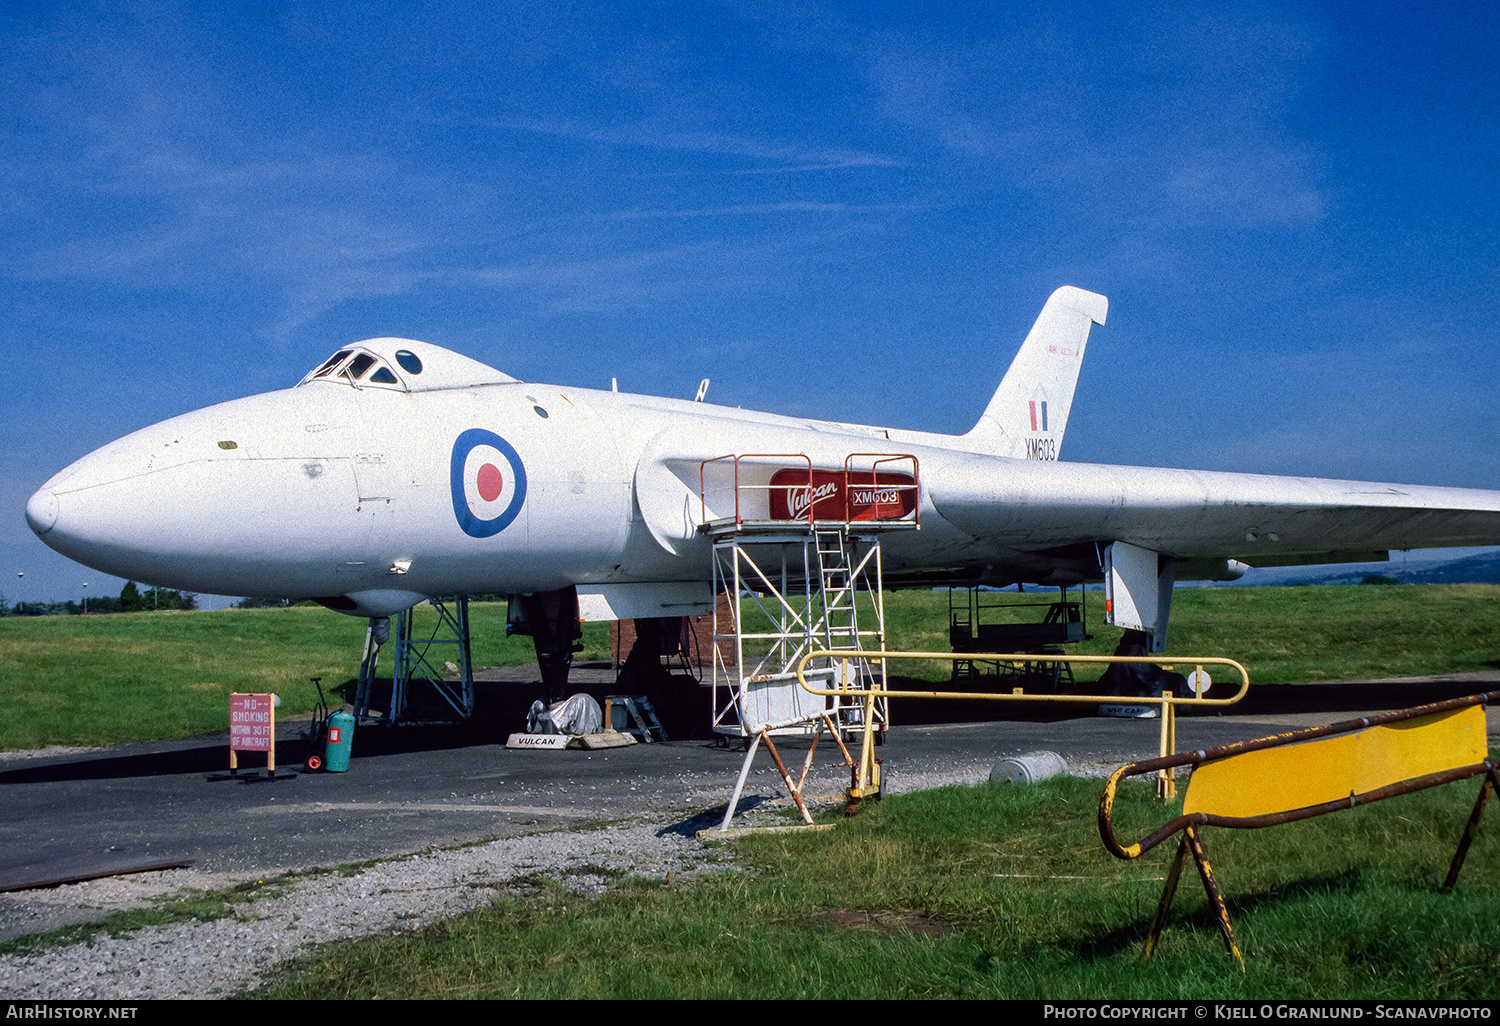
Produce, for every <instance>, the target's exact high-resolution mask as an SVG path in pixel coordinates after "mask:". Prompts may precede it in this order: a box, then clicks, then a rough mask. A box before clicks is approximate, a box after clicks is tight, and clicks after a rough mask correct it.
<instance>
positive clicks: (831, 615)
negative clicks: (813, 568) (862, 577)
mask: <svg viewBox="0 0 1500 1026" xmlns="http://www.w3.org/2000/svg"><path fill="white" fill-rule="evenodd" d="M817 548H818V574H819V582H820V583H821V585H822V589H823V640H824V641H825V642H826V645H827V648H828V650H829V651H831V652H854V651H857V650H858V649H859V610H858V609H856V608H855V605H854V585H855V581H854V567H853V566H852V565H851V561H850V558H849V538H848V535H847V534H846V533H845V532H844V531H843V530H835V531H825V530H819V531H818V532H817Z"/></svg>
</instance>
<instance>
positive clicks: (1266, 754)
mask: <svg viewBox="0 0 1500 1026" xmlns="http://www.w3.org/2000/svg"><path fill="white" fill-rule="evenodd" d="M1487 754H1488V748H1487V745H1486V742H1485V720H1484V708H1483V707H1482V706H1478V705H1473V706H1470V707H1468V708H1467V709H1457V710H1453V711H1450V712H1444V713H1437V714H1434V715H1432V716H1423V717H1421V718H1418V719H1413V720H1407V721H1404V722H1401V723H1393V724H1388V725H1384V726H1377V727H1370V728H1369V729H1367V730H1361V731H1359V732H1358V733H1353V734H1342V735H1338V736H1335V737H1326V738H1319V739H1317V740H1315V741H1304V742H1302V743H1301V744H1292V745H1286V746H1284V747H1280V748H1267V749H1264V750H1263V751H1258V752H1244V753H1241V754H1239V755H1235V756H1232V757H1230V758H1227V759H1219V760H1215V761H1212V762H1204V763H1202V764H1200V765H1199V766H1198V767H1196V768H1195V769H1194V770H1193V776H1192V780H1191V781H1190V783H1189V784H1188V789H1187V794H1186V796H1185V797H1184V798H1183V806H1182V811H1183V813H1184V814H1185V815H1191V814H1193V813H1195V812H1207V813H1211V814H1213V815H1218V816H1230V817H1236V818H1238V817H1250V816H1265V815H1271V814H1274V813H1278V812H1286V811H1289V810H1292V809H1304V808H1308V807H1309V806H1313V805H1322V804H1324V803H1325V802H1334V801H1339V800H1340V799H1344V798H1348V797H1349V796H1350V795H1351V794H1356V795H1358V794H1365V793H1367V792H1369V791H1374V790H1376V789H1377V788H1381V787H1387V786H1389V785H1391V784H1395V783H1399V782H1401V781H1403V780H1411V779H1414V778H1416V777H1425V776H1427V775H1428V774H1430V773H1440V772H1442V771H1443V770H1446V769H1449V768H1451V767H1453V766H1459V765H1464V764H1470V763H1479V762H1483V761H1484V759H1485V756H1486V755H1487Z"/></svg>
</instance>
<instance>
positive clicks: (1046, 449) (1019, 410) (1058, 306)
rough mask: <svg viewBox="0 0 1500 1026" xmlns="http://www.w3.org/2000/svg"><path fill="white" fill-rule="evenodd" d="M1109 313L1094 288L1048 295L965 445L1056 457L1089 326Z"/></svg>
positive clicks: (1067, 288) (1021, 456) (1026, 455)
mask: <svg viewBox="0 0 1500 1026" xmlns="http://www.w3.org/2000/svg"><path fill="white" fill-rule="evenodd" d="M1108 311H1109V300H1107V299H1105V298H1104V297H1103V296H1100V295H1097V294H1095V293H1093V292H1085V291H1084V290H1083V289H1078V288H1074V287H1073V286H1071V285H1065V286H1063V287H1062V288H1060V289H1058V290H1057V291H1056V292H1054V293H1052V295H1051V297H1050V298H1048V300H1047V305H1046V306H1044V307H1042V312H1041V314H1040V315H1039V316H1038V317H1037V319H1036V323H1035V324H1033V325H1032V326H1031V331H1030V332H1029V333H1028V334H1027V336H1026V341H1025V342H1022V343H1021V349H1020V351H1019V352H1018V353H1016V358H1015V359H1014V360H1013V361H1011V365H1010V370H1008V371H1006V372H1005V379H1004V380H1003V381H1001V382H1000V387H999V388H997V389H996V390H995V396H994V398H992V399H991V400H990V404H989V406H987V407H985V410H984V415H983V416H981V417H980V418H979V423H977V424H975V425H974V428H973V430H971V431H970V432H969V433H968V434H966V435H963V436H962V438H963V440H964V443H965V447H966V448H969V449H972V450H973V451H975V452H985V453H992V454H994V455H996V456H1014V457H1016V458H1018V459H1031V460H1055V459H1057V454H1058V450H1059V449H1061V448H1062V438H1063V431H1064V430H1066V429H1067V426H1068V410H1069V409H1070V408H1071V407H1072V405H1073V389H1074V387H1075V386H1076V385H1077V384H1078V370H1079V367H1081V366H1082V364H1083V348H1084V346H1085V345H1087V344H1088V340H1089V328H1091V327H1092V326H1093V325H1095V324H1103V323H1104V316H1105V314H1106V313H1107V312H1108Z"/></svg>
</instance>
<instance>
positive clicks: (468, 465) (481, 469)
mask: <svg viewBox="0 0 1500 1026" xmlns="http://www.w3.org/2000/svg"><path fill="white" fill-rule="evenodd" d="M451 476H452V481H451V486H452V491H453V515H454V516H455V517H457V518H458V526H459V527H461V528H463V531H464V533H465V534H467V535H469V536H470V537H472V538H489V537H491V536H492V535H496V534H499V533H500V532H501V531H503V530H505V529H506V528H507V527H509V526H510V524H511V521H513V520H515V519H516V515H517V514H518V513H520V512H521V504H522V503H523V502H525V501H526V468H525V467H524V466H523V465H522V463H521V457H520V455H519V454H518V453H517V452H516V450H515V448H514V447H513V446H512V445H511V444H510V443H509V442H507V441H506V440H505V439H503V438H501V437H500V436H499V435H497V434H495V433H494V432H493V431H485V430H484V429H483V428H470V429H469V430H468V431H465V432H464V433H463V434H461V435H459V436H458V440H457V441H456V442H454V443H453V462H452V475H451Z"/></svg>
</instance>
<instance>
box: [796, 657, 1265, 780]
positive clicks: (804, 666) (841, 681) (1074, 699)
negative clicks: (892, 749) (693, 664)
mask: <svg viewBox="0 0 1500 1026" xmlns="http://www.w3.org/2000/svg"><path fill="white" fill-rule="evenodd" d="M859 658H861V659H865V660H868V661H870V662H882V663H883V662H885V661H886V660H891V659H903V660H905V659H926V660H936V661H939V662H943V661H946V662H949V663H952V662H956V661H958V660H963V659H982V660H985V661H993V662H997V663H1013V664H1015V665H1017V666H1024V665H1026V664H1028V663H1042V662H1052V663H1072V664H1079V663H1084V664H1087V663H1099V664H1102V665H1111V664H1116V663H1150V664H1153V665H1156V666H1160V667H1161V668H1163V669H1173V668H1176V667H1184V666H1191V667H1193V668H1194V670H1195V671H1196V672H1197V673H1198V674H1204V675H1206V674H1205V669H1204V668H1205V667H1209V666H1224V667H1228V668H1230V669H1232V670H1234V671H1235V672H1237V673H1238V674H1239V678H1240V686H1239V690H1238V691H1236V692H1235V693H1234V694H1233V695H1230V696H1229V697H1227V698H1204V697H1202V696H1198V695H1194V696H1191V697H1178V696H1177V695H1174V694H1172V693H1171V692H1170V691H1168V692H1164V693H1163V694H1161V695H1083V694H1074V695H1053V694H1037V693H1034V692H1028V691H1026V690H1025V689H1024V688H1021V687H1016V688H1013V689H1011V691H1009V692H989V691H939V690H931V691H923V690H893V689H890V688H886V687H875V688H868V689H862V690H860V689H854V688H851V687H849V686H847V682H848V681H850V680H852V679H854V676H853V668H852V666H850V663H851V659H850V653H848V652H833V651H828V650H826V649H824V650H821V651H816V652H809V653H808V654H807V655H805V656H803V658H802V661H801V662H799V663H798V664H797V669H796V673H797V683H798V684H800V685H801V686H802V688H803V690H805V691H808V692H810V693H812V694H814V695H823V696H825V697H837V698H841V699H845V700H849V699H851V698H855V697H858V698H859V699H861V700H862V701H863V703H864V709H865V731H864V741H863V744H862V746H861V748H862V750H861V754H860V761H859V767H858V770H857V772H856V774H855V782H854V784H853V786H852V787H850V789H849V800H850V803H851V805H852V804H854V803H856V802H858V801H859V799H861V798H865V797H870V796H872V795H875V794H878V793H879V792H880V790H881V787H882V785H881V780H880V766H879V764H878V763H877V762H876V761H875V748H874V730H873V729H872V725H873V722H874V709H875V705H876V702H877V701H883V700H885V699H888V698H933V699H936V698H944V699H976V700H984V701H1001V702H1006V701H1008V702H1060V703H1070V704H1074V705H1077V704H1080V703H1089V704H1092V705H1099V704H1101V703H1103V704H1107V705H1141V706H1156V707H1157V708H1158V709H1160V711H1161V712H1160V715H1161V746H1160V750H1159V751H1160V755H1161V756H1162V757H1166V756H1169V755H1170V754H1171V752H1172V749H1173V748H1175V747H1176V744H1177V717H1176V712H1175V710H1176V709H1177V707H1178V706H1226V705H1233V704H1234V703H1236V702H1238V701H1239V700H1240V699H1241V698H1244V697H1245V694H1246V693H1247V692H1248V691H1249V690H1250V672H1249V671H1248V670H1246V669H1245V668H1244V667H1243V666H1241V665H1240V664H1239V663H1237V662H1235V661H1234V660H1233V659H1226V658H1222V657H1219V656H1178V657H1175V658H1171V659H1164V658H1163V657H1162V656H1160V655H1155V656H1121V655H1065V654H1064V655H1037V654H1031V653H1024V654H1023V653H1014V652H1009V653H996V652H980V653H974V652H885V651H877V652H860V653H859ZM820 659H821V660H828V661H829V662H830V664H831V665H834V666H837V667H839V672H838V673H837V674H836V676H835V680H834V682H833V684H832V685H831V686H829V687H821V688H820V687H815V686H814V685H813V684H812V683H811V682H809V681H808V679H807V674H808V672H809V666H810V664H811V663H812V662H814V661H815V660H820ZM814 672H815V671H814ZM1176 765H1179V764H1177V763H1173V764H1170V765H1169V764H1166V763H1164V764H1163V765H1162V766H1161V767H1160V768H1159V770H1158V773H1157V794H1158V795H1159V796H1160V797H1162V798H1163V799H1167V798H1171V797H1173V796H1174V795H1175V794H1176V793H1177V785H1176V780H1175V776H1174V773H1173V770H1174V768H1175V766H1176Z"/></svg>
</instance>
